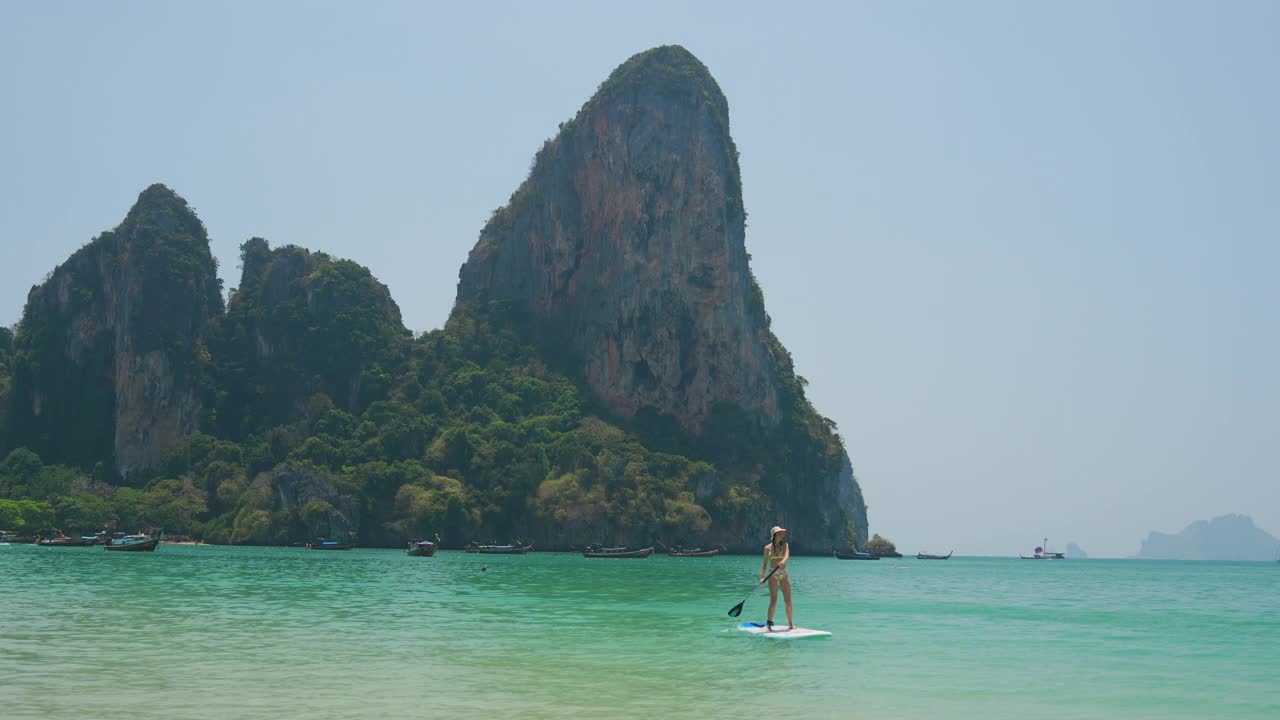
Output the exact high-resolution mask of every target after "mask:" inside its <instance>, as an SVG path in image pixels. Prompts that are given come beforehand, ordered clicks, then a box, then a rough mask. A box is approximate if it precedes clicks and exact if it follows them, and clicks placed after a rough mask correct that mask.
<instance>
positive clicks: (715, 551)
mask: <svg viewBox="0 0 1280 720" xmlns="http://www.w3.org/2000/svg"><path fill="white" fill-rule="evenodd" d="M719 554H720V548H711V549H710V550H703V549H702V548H693V549H692V550H685V549H684V548H673V549H671V550H668V551H667V555H669V556H671V557H715V556H716V555H719Z"/></svg>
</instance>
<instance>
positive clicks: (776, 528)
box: [769, 525, 787, 537]
mask: <svg viewBox="0 0 1280 720" xmlns="http://www.w3.org/2000/svg"><path fill="white" fill-rule="evenodd" d="M786 531H787V529H786V528H784V527H781V526H778V525H774V526H773V529H772V530H770V531H769V537H773V536H774V535H777V534H778V533H785V532H786Z"/></svg>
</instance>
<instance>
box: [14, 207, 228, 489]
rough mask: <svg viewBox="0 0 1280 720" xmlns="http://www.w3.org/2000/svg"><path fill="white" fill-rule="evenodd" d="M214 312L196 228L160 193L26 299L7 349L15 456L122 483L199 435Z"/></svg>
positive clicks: (215, 293)
mask: <svg viewBox="0 0 1280 720" xmlns="http://www.w3.org/2000/svg"><path fill="white" fill-rule="evenodd" d="M221 313H222V294H221V287H220V283H219V281H218V278H217V263H216V262H215V260H214V259H213V256H212V255H211V254H210V252H209V239H208V235H207V234H206V232H205V228H204V225H203V224H202V223H201V222H200V220H199V218H197V217H196V216H195V213H193V212H192V210H191V208H190V207H188V206H187V203H186V201H184V200H183V199H182V198H180V197H178V196H177V195H176V194H175V193H174V192H173V191H171V190H170V189H168V188H166V187H165V186H163V185H152V186H151V187H149V188H147V189H146V190H145V191H143V192H142V194H141V195H140V196H139V197H138V201H137V203H136V204H135V205H134V206H133V208H132V209H131V210H130V211H129V214H128V216H127V217H126V218H125V219H124V222H122V223H121V224H120V226H119V227H117V228H116V229H115V230H112V231H110V232H105V233H103V234H102V235H100V236H98V237H97V238H95V239H94V240H93V241H92V242H90V243H89V244H87V245H85V246H84V247H82V248H81V249H80V250H78V251H77V252H76V253H75V254H73V255H72V256H71V257H70V258H69V259H68V260H67V261H66V262H64V263H63V264H62V265H60V266H58V267H57V268H56V269H55V270H54V271H53V272H52V273H51V274H50V276H49V277H48V278H47V279H46V281H45V282H44V283H43V284H41V285H39V286H36V287H34V288H32V290H31V292H30V294H29V295H28V297H27V306H26V309H25V311H24V313H23V318H22V322H21V324H20V325H19V328H18V333H17V337H16V339H15V347H16V350H17V352H16V358H15V363H14V377H13V388H12V390H11V395H12V397H11V425H12V434H13V435H14V436H15V438H16V442H15V443H14V444H15V445H18V446H25V447H28V448H31V449H33V450H35V451H36V452H37V453H39V454H40V455H41V456H42V457H49V458H57V459H59V460H61V461H63V462H66V461H71V462H77V463H80V464H91V463H93V462H95V461H98V460H101V459H102V458H112V459H113V462H114V466H115V469H116V471H117V472H118V473H119V474H121V475H123V476H126V477H127V476H129V475H130V474H132V473H134V472H136V471H138V470H142V469H146V468H149V467H152V466H154V465H156V464H157V463H159V462H160V461H161V460H162V459H163V458H164V456H165V454H166V453H167V452H168V451H169V450H170V449H171V448H172V447H173V446H174V444H175V443H177V441H178V440H180V439H181V438H182V437H184V436H186V435H188V434H190V433H191V432H194V431H195V430H196V429H197V428H198V427H199V425H200V421H201V413H202V410H203V406H202V402H201V397H200V392H199V385H200V381H201V378H202V376H203V375H204V373H205V372H207V369H208V368H207V365H208V363H209V355H208V350H207V343H206V337H207V335H208V333H209V332H210V331H211V329H212V328H213V327H214V323H216V321H217V319H218V318H219V316H220V315H221Z"/></svg>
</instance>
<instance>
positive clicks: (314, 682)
mask: <svg viewBox="0 0 1280 720" xmlns="http://www.w3.org/2000/svg"><path fill="white" fill-rule="evenodd" d="M482 564H484V565H487V566H488V568H489V569H488V572H484V573H482V572H480V566H481V565H482ZM759 565H760V561H759V559H758V558H748V557H717V558H710V559H697V558H680V559H677V558H667V557H659V556H655V557H653V558H651V559H648V560H586V559H583V558H582V557H580V556H576V555H559V554H547V553H534V554H531V555H527V556H523V557H518V556H516V557H502V556H477V555H467V554H463V553H460V552H442V553H440V554H438V555H437V556H436V557H434V558H411V557H407V556H405V555H404V554H403V553H402V552H399V551H392V550H352V551H349V552H314V551H306V550H301V549H280V548H230V547H190V546H187V547H182V546H175V545H162V546H161V547H160V549H159V550H158V551H157V552H155V553H142V554H132V553H106V552H103V551H102V550H101V548H39V547H34V546H29V545H13V546H7V547H0V717H3V718H5V719H6V720H9V719H11V718H72V717H117V716H119V717H129V718H132V719H140V718H141V719H145V718H218V717H227V718H231V717H234V718H246V719H247V718H348V717H349V718H407V717H424V718H432V717H441V718H446V717H461V718H466V717H476V718H487V717H522V718H556V717H662V718H702V719H706V718H719V717H738V716H743V717H746V716H759V715H761V714H765V715H779V716H782V715H785V716H788V717H840V718H984V719H986V718H1054V719H1059V718H1126V719H1133V718H1183V717H1185V718H1224V717H1230V718H1272V719H1274V718H1277V717H1280V563H1196V562H1151V561H1133V560H1115V561H1108V560H1066V561H1061V562H1056V561H1055V562H1032V561H1021V560H1016V559H1009V560H1005V559H978V558H973V559H966V558H952V559H951V560H948V561H934V562H931V561H919V560H915V559H903V560H881V561H878V562H856V561H855V562H848V561H838V560H835V559H829V558H808V557H798V558H794V559H793V560H792V566H791V573H792V577H793V579H794V583H795V599H796V611H797V616H796V621H797V624H799V625H802V626H806V627H812V628H820V629H825V630H830V631H831V632H833V633H834V638H832V639H830V640H811V641H796V642H786V641H772V640H767V639H763V638H757V637H752V636H749V635H747V634H746V633H741V632H737V631H735V630H733V628H734V626H735V622H736V621H734V620H732V619H730V618H728V617H726V615H725V612H726V611H727V610H728V609H729V608H730V607H731V606H733V605H734V604H735V603H737V602H738V601H739V600H741V599H742V598H743V596H744V595H745V594H746V591H747V590H749V589H750V587H751V585H752V583H753V582H754V580H755V577H756V575H755V573H756V571H757V570H758V569H759ZM767 604H768V594H767V592H766V591H765V590H763V589H762V590H761V591H760V592H758V593H756V594H755V595H754V596H753V598H752V599H751V601H749V602H748V603H747V608H746V612H744V613H743V616H742V619H743V620H751V619H763V617H764V612H765V609H766V606H767ZM783 617H785V616H784V615H783V613H782V610H781V608H779V618H783Z"/></svg>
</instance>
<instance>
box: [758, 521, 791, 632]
mask: <svg viewBox="0 0 1280 720" xmlns="http://www.w3.org/2000/svg"><path fill="white" fill-rule="evenodd" d="M769 534H770V536H771V539H770V540H769V544H768V545H765V546H764V562H763V563H761V564H760V582H764V578H765V572H766V571H767V570H769V569H770V568H771V567H772V568H777V570H775V571H773V575H771V576H769V617H768V624H769V632H773V611H774V610H775V609H776V608H777V607H778V588H782V600H783V602H785V603H786V604H787V629H788V630H795V629H796V623H795V620H793V619H792V617H791V577H790V576H788V575H787V561H788V560H790V559H791V546H790V545H789V544H787V529H786V528H782V527H778V526H777V525H775V526H774V527H773V530H770V531H769Z"/></svg>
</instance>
